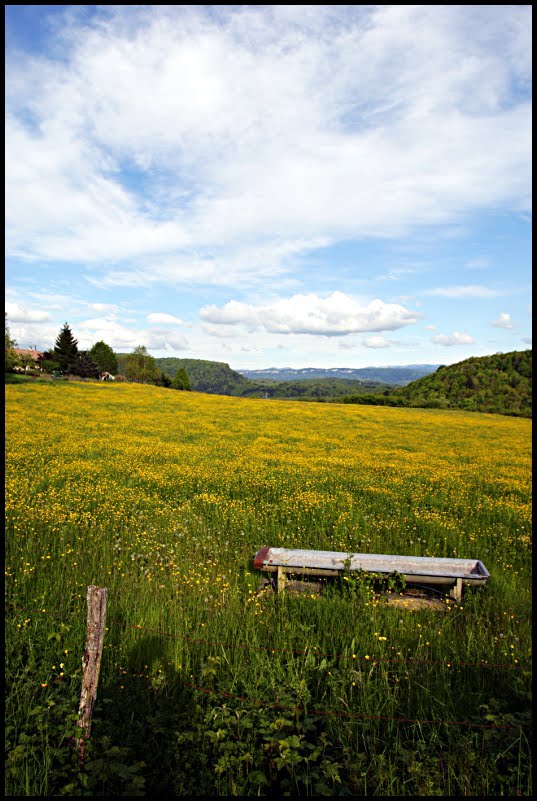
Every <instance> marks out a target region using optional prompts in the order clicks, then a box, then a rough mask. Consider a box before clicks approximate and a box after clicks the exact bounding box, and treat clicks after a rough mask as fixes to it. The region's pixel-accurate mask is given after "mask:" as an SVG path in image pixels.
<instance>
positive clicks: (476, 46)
mask: <svg viewBox="0 0 537 801" xmlns="http://www.w3.org/2000/svg"><path fill="white" fill-rule="evenodd" d="M531 17H532V10H531V6H528V5H489V6H486V5H485V6H477V5H440V6H438V5H434V6H433V5H419V6H418V5H404V6H400V5H397V6H391V5H381V6H372V5H363V6H362V5H324V6H323V5H315V6H307V5H301V6H298V5H297V6H295V5H274V6H271V5H216V6H213V5H177V6H175V5H167V6H158V5H151V6H145V5H131V6H115V5H108V6H78V5H70V6H61V5H55V6H46V5H45V6H31V5H8V6H6V8H5V31H6V35H5V42H6V54H5V64H6V101H5V106H6V187H5V194H6V286H5V291H6V312H7V314H8V325H9V328H10V332H11V335H12V337H13V338H15V339H16V340H17V342H18V345H19V347H21V348H28V347H36V348H37V349H38V350H47V349H50V348H52V347H53V346H54V343H55V340H56V337H57V336H58V333H59V331H60V329H61V327H62V326H63V324H64V323H65V322H67V323H68V324H69V326H70V328H71V330H72V332H73V335H74V336H75V338H76V339H77V340H78V347H79V349H86V348H90V347H91V346H92V345H93V344H94V343H95V342H97V341H100V340H103V341H105V342H106V343H107V344H109V345H110V346H111V347H112V348H113V349H114V350H115V351H116V352H122V353H126V352H130V351H132V350H133V348H134V347H136V346H138V345H145V347H146V348H147V350H148V351H149V353H150V354H151V355H153V356H156V357H163V356H176V357H181V358H196V359H210V360H215V361H220V362H226V363H227V364H229V365H230V366H231V367H232V368H233V369H235V370H241V369H266V368H269V367H281V368H283V367H294V368H300V367H324V368H328V367H353V368H359V367H367V366H387V365H407V364H454V363H456V362H459V361H462V360H463V359H466V358H469V357H470V356H484V355H489V354H493V353H497V352H508V351H513V350H525V349H527V348H529V347H531V313H532V309H531V267H530V264H531Z"/></svg>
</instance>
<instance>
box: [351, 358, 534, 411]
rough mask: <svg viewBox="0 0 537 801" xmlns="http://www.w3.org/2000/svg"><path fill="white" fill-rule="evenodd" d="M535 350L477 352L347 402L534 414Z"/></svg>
mask: <svg viewBox="0 0 537 801" xmlns="http://www.w3.org/2000/svg"><path fill="white" fill-rule="evenodd" d="M531 365H532V351H531V349H530V350H525V351H512V352H510V353H495V354H494V355H493V356H473V357H471V358H470V359H466V360H465V361H462V362H458V363H457V364H452V365H450V366H447V367H445V366H442V367H439V368H438V370H437V371H436V372H435V373H433V374H432V375H428V376H425V377H424V378H420V379H418V380H417V381H413V382H412V383H411V384H408V386H406V387H398V388H397V389H394V390H391V391H390V392H385V393H384V395H383V396H381V397H373V398H371V397H368V396H361V395H356V396H349V397H347V398H345V399H344V400H345V402H346V403H377V404H384V405H389V406H419V407H428V408H440V409H464V410H465V411H476V412H490V413H494V414H507V415H515V416H518V417H531V416H532V386H531V377H532V368H531Z"/></svg>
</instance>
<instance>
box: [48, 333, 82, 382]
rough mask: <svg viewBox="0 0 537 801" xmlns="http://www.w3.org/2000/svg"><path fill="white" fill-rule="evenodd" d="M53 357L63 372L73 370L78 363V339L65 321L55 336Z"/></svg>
mask: <svg viewBox="0 0 537 801" xmlns="http://www.w3.org/2000/svg"><path fill="white" fill-rule="evenodd" d="M54 359H55V360H56V361H57V362H58V364H59V365H60V370H62V372H64V373H71V372H73V370H74V368H75V367H76V365H77V364H78V340H77V339H75V338H74V336H73V334H72V331H71V329H70V328H69V326H68V324H67V323H64V324H63V328H62V329H61V331H60V333H59V334H58V336H57V338H56V343H55V345H54Z"/></svg>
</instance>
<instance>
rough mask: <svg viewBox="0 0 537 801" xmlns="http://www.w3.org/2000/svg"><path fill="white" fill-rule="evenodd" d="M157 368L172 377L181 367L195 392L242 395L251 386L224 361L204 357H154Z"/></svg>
mask: <svg viewBox="0 0 537 801" xmlns="http://www.w3.org/2000/svg"><path fill="white" fill-rule="evenodd" d="M155 362H156V365H157V367H158V369H159V370H162V372H163V373H166V374H167V375H169V376H170V378H173V377H174V375H175V374H176V372H177V370H178V369H179V368H180V367H183V368H184V369H185V370H186V372H187V373H188V377H189V379H190V386H191V388H192V389H193V390H194V391H195V392H208V393H210V394H213V395H242V393H243V392H244V391H246V390H248V389H249V388H251V382H250V381H249V380H248V379H247V378H245V377H244V376H242V375H240V373H236V372H235V370H232V369H231V367H230V366H229V364H225V362H212V361H208V360H205V359H177V358H174V357H168V356H166V357H162V358H158V359H155Z"/></svg>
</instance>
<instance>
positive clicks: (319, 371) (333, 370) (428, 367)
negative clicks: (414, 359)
mask: <svg viewBox="0 0 537 801" xmlns="http://www.w3.org/2000/svg"><path fill="white" fill-rule="evenodd" d="M439 367H440V365H439V364H408V365H403V366H400V367H356V368H353V367H328V368H319V367H301V368H296V369H295V368H291V367H268V368H267V369H264V370H238V371H237V372H239V373H240V374H241V375H243V376H245V378H249V379H250V380H251V381H262V380H266V379H270V380H272V381H299V380H303V379H306V378H307V379H320V378H346V379H354V380H356V381H380V382H382V383H383V384H393V385H396V386H405V385H406V384H409V383H410V382H411V381H416V380H417V379H418V378H423V377H424V376H426V375H430V374H431V373H434V372H435V371H436V370H438V368H439Z"/></svg>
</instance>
